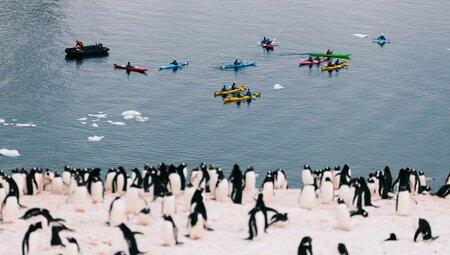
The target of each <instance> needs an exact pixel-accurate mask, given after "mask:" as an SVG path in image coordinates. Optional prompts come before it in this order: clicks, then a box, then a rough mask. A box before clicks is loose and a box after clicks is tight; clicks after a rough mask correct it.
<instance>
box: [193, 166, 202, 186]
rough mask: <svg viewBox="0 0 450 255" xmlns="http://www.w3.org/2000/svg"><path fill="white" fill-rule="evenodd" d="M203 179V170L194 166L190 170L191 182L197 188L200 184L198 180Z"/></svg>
mask: <svg viewBox="0 0 450 255" xmlns="http://www.w3.org/2000/svg"><path fill="white" fill-rule="evenodd" d="M202 179H203V172H202V171H201V170H200V168H198V167H195V168H194V169H192V172H191V183H192V185H193V186H194V187H195V188H196V189H197V188H198V187H199V186H200V181H201V180H202Z"/></svg>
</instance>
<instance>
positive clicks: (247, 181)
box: [243, 166, 256, 192]
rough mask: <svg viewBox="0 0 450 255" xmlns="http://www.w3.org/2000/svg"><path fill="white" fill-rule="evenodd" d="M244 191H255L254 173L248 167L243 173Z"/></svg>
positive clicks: (251, 168)
mask: <svg viewBox="0 0 450 255" xmlns="http://www.w3.org/2000/svg"><path fill="white" fill-rule="evenodd" d="M243 177H244V191H245V192H255V190H256V171H255V169H254V168H253V167H252V166H250V167H249V168H247V170H245V172H244V176H243Z"/></svg>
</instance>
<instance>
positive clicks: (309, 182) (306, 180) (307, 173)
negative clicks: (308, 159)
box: [302, 165, 314, 186]
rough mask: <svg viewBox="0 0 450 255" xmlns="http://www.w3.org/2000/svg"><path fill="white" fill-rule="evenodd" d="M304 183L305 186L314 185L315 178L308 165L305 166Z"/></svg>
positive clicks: (303, 172) (303, 171)
mask: <svg viewBox="0 0 450 255" xmlns="http://www.w3.org/2000/svg"><path fill="white" fill-rule="evenodd" d="M302 182H303V186H305V185H313V184H314V178H313V176H312V172H311V168H310V167H309V166H308V165H304V166H303V170H302Z"/></svg>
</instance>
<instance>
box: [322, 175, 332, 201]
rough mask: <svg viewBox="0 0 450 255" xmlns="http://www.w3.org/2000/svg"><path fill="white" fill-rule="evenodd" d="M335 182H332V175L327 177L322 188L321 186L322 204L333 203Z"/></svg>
mask: <svg viewBox="0 0 450 255" xmlns="http://www.w3.org/2000/svg"><path fill="white" fill-rule="evenodd" d="M333 189H334V188H333V183H332V182H331V178H330V177H326V178H325V180H324V181H323V183H322V185H321V188H320V196H319V197H320V201H321V202H322V204H331V203H333V198H334V194H333Z"/></svg>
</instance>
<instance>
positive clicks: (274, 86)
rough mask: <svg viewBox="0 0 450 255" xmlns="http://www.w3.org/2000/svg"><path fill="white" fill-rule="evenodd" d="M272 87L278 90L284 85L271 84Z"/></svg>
mask: <svg viewBox="0 0 450 255" xmlns="http://www.w3.org/2000/svg"><path fill="white" fill-rule="evenodd" d="M273 89H274V90H280V89H284V87H283V86H281V85H280V84H278V83H277V84H275V85H273Z"/></svg>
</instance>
